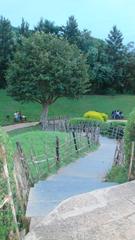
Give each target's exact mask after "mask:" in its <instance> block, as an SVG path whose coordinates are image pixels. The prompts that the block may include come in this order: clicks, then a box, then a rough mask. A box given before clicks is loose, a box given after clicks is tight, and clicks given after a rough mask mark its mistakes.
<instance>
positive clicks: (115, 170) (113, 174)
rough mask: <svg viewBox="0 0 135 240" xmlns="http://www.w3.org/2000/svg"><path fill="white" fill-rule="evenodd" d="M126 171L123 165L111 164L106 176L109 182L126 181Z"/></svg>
mask: <svg viewBox="0 0 135 240" xmlns="http://www.w3.org/2000/svg"><path fill="white" fill-rule="evenodd" d="M127 176H128V172H127V168H126V167H125V166H113V167H112V169H111V170H110V172H109V173H108V174H107V176H106V180H107V181H109V182H116V183H124V182H127V181H128V177H127Z"/></svg>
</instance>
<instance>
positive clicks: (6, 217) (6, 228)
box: [0, 128, 16, 240]
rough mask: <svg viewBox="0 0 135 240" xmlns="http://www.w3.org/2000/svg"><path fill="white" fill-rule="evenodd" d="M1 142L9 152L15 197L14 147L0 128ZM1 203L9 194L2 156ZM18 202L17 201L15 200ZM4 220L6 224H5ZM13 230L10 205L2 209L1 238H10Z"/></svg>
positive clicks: (0, 216)
mask: <svg viewBox="0 0 135 240" xmlns="http://www.w3.org/2000/svg"><path fill="white" fill-rule="evenodd" d="M0 143H1V144H3V145H4V147H5V150H6V153H7V164H8V171H9V176H10V183H11V187H12V192H13V196H14V201H15V200H16V199H15V196H16V195H15V188H14V187H15V183H14V178H13V148H12V144H11V141H10V138H9V136H8V135H7V134H6V133H5V132H4V131H3V130H2V129H1V128H0ZM0 189H1V193H0V205H1V204H2V203H3V201H4V198H5V197H6V196H8V187H7V182H6V179H5V178H4V176H3V160H2V158H0ZM15 203H16V202H15ZM3 222H4V223H5V224H3ZM11 230H14V223H13V218H12V212H11V208H10V205H8V204H7V205H6V206H5V210H4V211H2V210H0V239H2V240H6V239H8V234H9V232H10V231H11Z"/></svg>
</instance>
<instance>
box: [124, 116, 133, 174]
mask: <svg viewBox="0 0 135 240" xmlns="http://www.w3.org/2000/svg"><path fill="white" fill-rule="evenodd" d="M133 141H135V111H133V112H131V114H130V115H129V119H128V122H127V125H126V128H125V135H124V142H125V160H126V164H127V167H128V166H129V164H130V157H131V145H132V142H133ZM133 176H134V178H135V163H134V161H133Z"/></svg>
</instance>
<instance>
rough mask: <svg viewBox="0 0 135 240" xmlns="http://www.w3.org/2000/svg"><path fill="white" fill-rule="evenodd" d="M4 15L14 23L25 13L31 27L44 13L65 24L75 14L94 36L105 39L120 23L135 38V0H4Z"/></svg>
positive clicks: (127, 38)
mask: <svg viewBox="0 0 135 240" xmlns="http://www.w3.org/2000/svg"><path fill="white" fill-rule="evenodd" d="M0 15H3V16H4V17H6V18H8V19H9V20H10V21H11V23H12V25H13V26H18V25H20V23H21V19H22V17H24V19H25V20H26V21H28V22H29V24H30V27H31V28H32V27H33V26H35V25H36V24H37V22H38V21H39V19H40V18H41V17H43V18H45V19H48V20H51V21H54V22H55V23H56V24H57V25H64V24H66V21H67V19H68V17H69V16H71V15H74V16H75V18H76V20H77V22H78V25H79V28H80V29H88V30H90V31H91V33H92V36H94V37H97V38H101V39H105V38H106V37H107V35H108V33H109V31H110V30H111V28H112V26H113V25H117V27H118V28H119V29H120V30H121V32H122V33H123V36H124V41H125V43H128V42H130V41H135V0H0Z"/></svg>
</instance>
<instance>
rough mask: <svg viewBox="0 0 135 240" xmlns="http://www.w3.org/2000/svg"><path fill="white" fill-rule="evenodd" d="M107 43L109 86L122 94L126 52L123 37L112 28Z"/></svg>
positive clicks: (114, 27) (115, 28)
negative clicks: (109, 66) (110, 68)
mask: <svg viewBox="0 0 135 240" xmlns="http://www.w3.org/2000/svg"><path fill="white" fill-rule="evenodd" d="M106 42H107V50H106V52H107V54H108V63H109V64H110V65H111V67H112V76H111V78H110V82H111V85H112V86H113V89H115V90H116V91H117V92H122V91H123V87H124V78H125V72H124V68H125V61H126V51H125V47H124V44H123V35H122V33H121V32H120V31H119V30H118V29H117V27H116V26H113V29H112V30H111V31H110V33H109V35H108V39H106Z"/></svg>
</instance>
